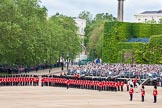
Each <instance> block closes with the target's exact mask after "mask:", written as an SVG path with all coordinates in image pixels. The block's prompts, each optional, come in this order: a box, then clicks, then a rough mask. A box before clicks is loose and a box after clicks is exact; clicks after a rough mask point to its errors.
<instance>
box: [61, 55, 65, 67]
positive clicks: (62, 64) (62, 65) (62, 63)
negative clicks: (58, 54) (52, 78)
mask: <svg viewBox="0 0 162 108" xmlns="http://www.w3.org/2000/svg"><path fill="white" fill-rule="evenodd" d="M63 54H64V53H63V52H62V58H61V59H62V62H61V70H64V61H63Z"/></svg>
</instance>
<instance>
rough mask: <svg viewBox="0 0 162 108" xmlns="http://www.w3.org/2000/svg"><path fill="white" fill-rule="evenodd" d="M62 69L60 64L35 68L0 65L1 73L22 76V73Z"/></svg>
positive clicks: (42, 65) (36, 66) (41, 65)
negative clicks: (55, 68)
mask: <svg viewBox="0 0 162 108" xmlns="http://www.w3.org/2000/svg"><path fill="white" fill-rule="evenodd" d="M54 67H60V64H38V65H35V66H24V65H16V66H9V65H0V72H3V73H8V74H20V73H24V72H25V73H29V72H30V71H36V72H37V71H38V70H43V69H48V68H54Z"/></svg>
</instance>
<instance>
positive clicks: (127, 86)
mask: <svg viewBox="0 0 162 108" xmlns="http://www.w3.org/2000/svg"><path fill="white" fill-rule="evenodd" d="M129 80H130V79H129ZM129 80H127V91H129Z"/></svg>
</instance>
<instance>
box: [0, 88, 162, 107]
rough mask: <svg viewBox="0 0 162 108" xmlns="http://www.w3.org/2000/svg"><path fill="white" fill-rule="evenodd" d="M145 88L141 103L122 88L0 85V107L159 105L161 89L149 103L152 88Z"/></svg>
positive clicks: (139, 94)
mask: <svg viewBox="0 0 162 108" xmlns="http://www.w3.org/2000/svg"><path fill="white" fill-rule="evenodd" d="M145 88H146V96H145V102H141V93H140V92H138V93H134V97H133V101H129V94H128V92H126V88H125V90H124V92H110V91H101V92H99V91H95V90H86V89H75V88H69V89H66V88H62V87H40V86H36V87H34V86H26V87H23V86H17V87H14V86H13V87H0V108H161V107H162V88H160V87H158V91H159V94H158V97H157V99H158V101H157V103H153V96H152V90H153V87H148V86H147V87H145ZM136 91H137V90H136Z"/></svg>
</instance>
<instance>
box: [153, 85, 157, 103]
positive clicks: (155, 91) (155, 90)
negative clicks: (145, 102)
mask: <svg viewBox="0 0 162 108" xmlns="http://www.w3.org/2000/svg"><path fill="white" fill-rule="evenodd" d="M157 95H158V91H157V86H154V90H153V96H154V103H156V102H157Z"/></svg>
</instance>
